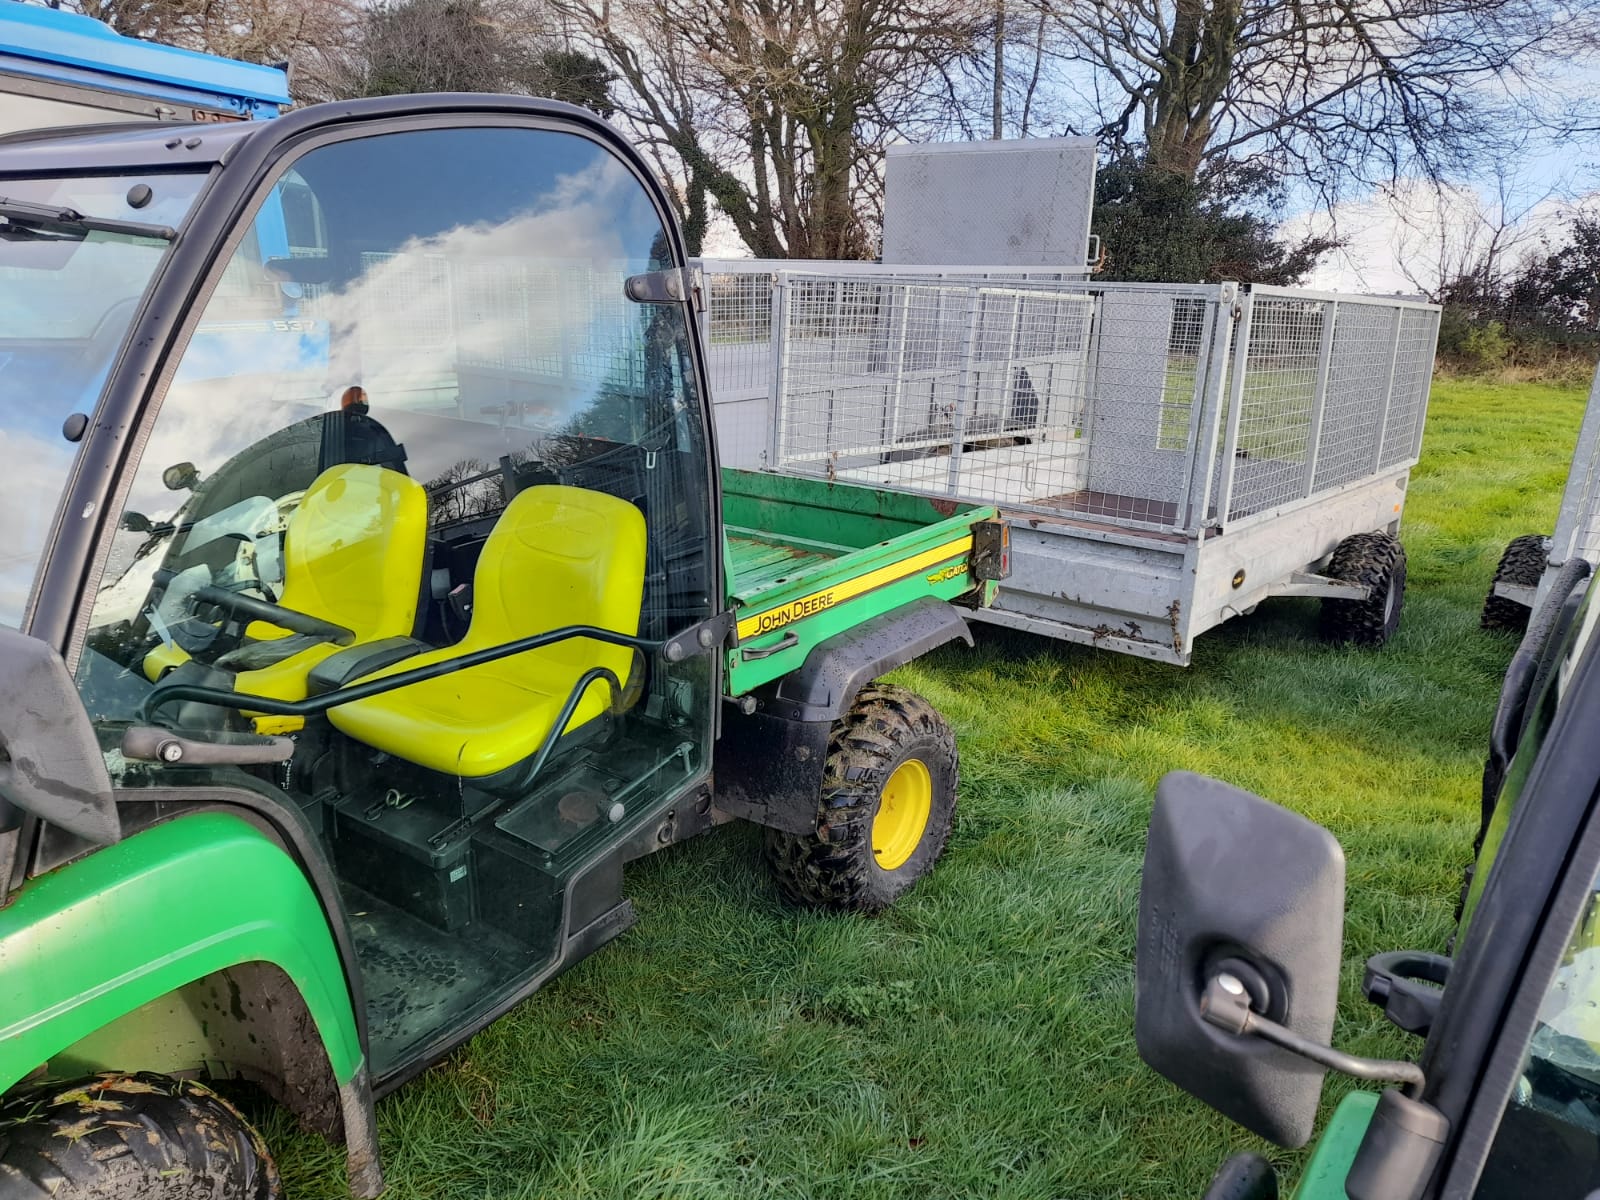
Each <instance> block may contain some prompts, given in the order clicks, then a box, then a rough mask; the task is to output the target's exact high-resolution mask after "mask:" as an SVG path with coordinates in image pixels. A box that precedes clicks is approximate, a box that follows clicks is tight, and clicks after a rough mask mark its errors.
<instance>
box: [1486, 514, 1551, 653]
mask: <svg viewBox="0 0 1600 1200" xmlns="http://www.w3.org/2000/svg"><path fill="white" fill-rule="evenodd" d="M1549 560H1550V551H1549V550H1548V549H1547V548H1546V544H1545V538H1544V535H1543V534H1539V533H1525V534H1523V535H1522V536H1521V537H1514V538H1512V539H1511V541H1510V542H1508V543H1507V544H1506V548H1505V553H1503V554H1502V555H1501V556H1500V562H1499V564H1498V565H1497V566H1496V567H1495V569H1494V580H1493V582H1491V583H1490V584H1489V594H1488V595H1487V596H1485V597H1484V600H1483V616H1482V617H1481V618H1479V620H1478V624H1479V625H1481V626H1482V627H1483V628H1484V629H1498V630H1503V631H1505V632H1506V633H1521V632H1522V631H1523V630H1525V629H1527V627H1528V618H1529V617H1530V616H1532V615H1533V610H1532V609H1531V608H1528V607H1526V606H1524V605H1521V604H1518V603H1517V602H1516V601H1515V600H1508V599H1506V598H1505V597H1504V596H1497V595H1495V594H1494V588H1495V584H1498V583H1510V584H1514V585H1516V586H1518V587H1532V588H1536V587H1538V586H1539V580H1540V579H1541V578H1542V577H1543V576H1544V569H1545V566H1546V565H1547V564H1548V562H1549Z"/></svg>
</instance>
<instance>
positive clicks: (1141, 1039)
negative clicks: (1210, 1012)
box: [1134, 771, 1344, 1147]
mask: <svg viewBox="0 0 1600 1200" xmlns="http://www.w3.org/2000/svg"><path fill="white" fill-rule="evenodd" d="M1343 934H1344V852H1343V851H1342V850H1341V849H1340V847H1339V843H1338V841H1337V840H1335V838H1334V837H1333V835H1332V834H1330V833H1329V832H1328V831H1327V830H1326V829H1323V828H1322V827H1321V826H1320V825H1316V824H1314V823H1313V822H1311V821H1308V820H1306V819H1305V818H1304V817H1302V816H1299V815H1298V814H1296V813H1292V812H1290V811H1289V810H1288V809H1285V808H1281V807H1279V806H1278V805H1276V804H1272V803H1271V802H1269V801H1266V800H1263V799H1261V798H1260V797H1259V796H1254V795H1251V794H1250V793H1249V792H1246V791H1242V790H1240V789H1239V788H1235V787H1231V786H1229V785H1228V784H1225V783H1223V782H1221V781H1220V780H1216V779H1208V778H1206V777H1205V776H1201V775H1194V774H1190V773H1189V772H1185V771H1177V772H1173V773H1172V774H1170V775H1168V776H1166V777H1165V778H1164V779H1163V780H1162V781H1161V783H1160V785H1159V786H1158V787H1157V789H1156V802H1155V808H1154V811H1153V812H1152V813H1151V817H1150V834H1149V839H1148V841H1147V842H1146V846H1145V859H1144V880H1143V883H1142V885H1141V887H1140V891H1139V942H1138V950H1137V955H1136V962H1135V973H1136V979H1135V990H1134V1036H1135V1040H1136V1041H1137V1043H1138V1047H1139V1056H1140V1057H1141V1058H1143V1059H1144V1061H1145V1062H1146V1063H1148V1064H1149V1065H1150V1066H1151V1067H1153V1068H1154V1069H1155V1070H1156V1071H1158V1072H1160V1073H1161V1074H1162V1075H1164V1076H1166V1077H1167V1078H1168V1079H1170V1080H1171V1081H1172V1082H1173V1083H1175V1084H1177V1085H1178V1086H1179V1087H1181V1088H1182V1089H1183V1090H1184V1091H1186V1092H1188V1093H1189V1094H1190V1095H1192V1096H1195V1097H1198V1098H1199V1099H1201V1100H1204V1101H1205V1102H1206V1103H1207V1104H1209V1105H1210V1106H1211V1107H1212V1108H1215V1109H1216V1110H1217V1111H1218V1112H1220V1113H1222V1114H1223V1115H1225V1116H1227V1117H1229V1118H1231V1119H1232V1120H1234V1121H1237V1122H1238V1123H1239V1124H1240V1125H1243V1126H1244V1127H1245V1128H1247V1129H1249V1130H1251V1131H1252V1132H1254V1133H1257V1134H1260V1135H1261V1136H1262V1137H1264V1138H1267V1139H1268V1140H1270V1141H1272V1142H1276V1143H1277V1144H1278V1145H1280V1146H1291V1147H1293V1146H1302V1145H1304V1144H1305V1143H1306V1141H1307V1140H1308V1139H1309V1138H1310V1137H1311V1133H1312V1128H1313V1123H1314V1121H1315V1118H1316V1111H1317V1103H1318V1100H1319V1099H1320V1097H1321V1094H1322V1079H1323V1076H1324V1074H1325V1073H1326V1071H1325V1068H1323V1067H1321V1066H1318V1065H1316V1064H1315V1063H1312V1062H1310V1061H1308V1060H1306V1059H1304V1058H1301V1057H1298V1056H1297V1055H1295V1054H1292V1053H1290V1052H1289V1051H1287V1050H1284V1049H1282V1048H1280V1047H1278V1046H1276V1045H1273V1044H1272V1043H1271V1042H1268V1041H1266V1040H1264V1039H1262V1038H1257V1037H1248V1036H1239V1035H1237V1034H1233V1033H1229V1032H1227V1031H1226V1030H1223V1029H1220V1028H1218V1027H1217V1026H1215V1025H1212V1024H1210V1023H1208V1022H1207V1021H1206V1020H1205V1019H1204V1018H1203V1016H1202V1015H1201V1010H1200V997H1201V994H1202V992H1203V991H1204V989H1205V985H1206V983H1207V982H1208V981H1209V980H1210V979H1211V978H1212V977H1213V976H1215V975H1217V974H1219V973H1222V972H1224V971H1225V972H1227V973H1228V974H1231V975H1233V976H1235V977H1236V978H1237V979H1239V980H1241V981H1242V982H1243V983H1244V985H1245V987H1246V988H1247V990H1248V991H1249V993H1250V1001H1251V1003H1250V1007H1251V1009H1252V1010H1253V1011H1255V1012H1257V1013H1259V1014H1260V1015H1261V1016H1264V1017H1267V1018H1269V1019H1271V1020H1273V1021H1275V1022H1277V1023H1279V1024H1281V1025H1284V1026H1287V1027H1288V1028H1289V1029H1291V1030H1292V1031H1294V1032H1295V1033H1297V1034H1299V1035H1301V1036H1302V1037H1304V1038H1306V1039H1309V1040H1311V1041H1314V1042H1317V1043H1320V1044H1326V1043H1327V1042H1328V1041H1329V1040H1330V1039H1331V1037H1332V1033H1333V1018H1334V1011H1335V1009H1336V1007H1337V1004H1338V995H1339V968H1340V952H1341V950H1342V945H1343Z"/></svg>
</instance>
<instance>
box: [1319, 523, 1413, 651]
mask: <svg viewBox="0 0 1600 1200" xmlns="http://www.w3.org/2000/svg"><path fill="white" fill-rule="evenodd" d="M1326 573H1327V574H1328V575H1329V576H1330V577H1331V578H1333V579H1338V580H1341V581H1343V582H1345V583H1362V584H1365V585H1366V586H1367V588H1368V589H1369V591H1368V594H1367V597H1366V599H1364V600H1339V599H1335V598H1333V597H1329V598H1328V599H1325V600H1324V601H1323V602H1322V636H1323V637H1324V638H1326V639H1327V640H1328V641H1330V642H1351V643H1354V644H1355V645H1357V646H1381V645H1383V644H1384V643H1385V642H1387V641H1388V640H1389V638H1390V637H1391V636H1392V635H1393V634H1394V631H1395V630H1396V629H1398V628H1399V627H1400V607H1401V605H1402V604H1403V603H1404V602H1405V591H1406V552H1405V549H1404V548H1403V547H1402V546H1401V545H1400V539H1399V538H1397V537H1395V536H1394V535H1393V534H1388V533H1354V534H1351V535H1350V536H1349V537H1347V538H1345V539H1344V541H1342V542H1340V543H1339V545H1338V547H1337V548H1336V549H1335V550H1334V552H1333V557H1332V558H1330V559H1329V560H1328V566H1327V570H1326Z"/></svg>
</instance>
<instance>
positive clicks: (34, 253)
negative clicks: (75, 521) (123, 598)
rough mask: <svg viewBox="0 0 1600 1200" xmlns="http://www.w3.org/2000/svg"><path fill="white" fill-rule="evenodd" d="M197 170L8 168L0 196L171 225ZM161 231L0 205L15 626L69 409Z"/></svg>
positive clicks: (60, 475) (120, 330) (149, 262)
mask: <svg viewBox="0 0 1600 1200" xmlns="http://www.w3.org/2000/svg"><path fill="white" fill-rule="evenodd" d="M204 178H205V177H204V176H203V175H198V174H190V175H150V174H144V175H113V176H98V177H93V178H79V179H8V178H6V177H5V176H4V175H0V196H3V197H5V198H6V199H7V200H8V201H16V202H19V203H18V205H17V206H16V207H17V208H18V209H20V208H21V207H22V206H24V205H28V206H31V205H46V206H49V207H51V208H55V209H72V210H74V211H75V212H76V213H79V214H81V215H82V216H84V217H85V218H87V219H90V220H91V221H92V220H93V219H95V218H99V219H102V220H105V219H109V220H113V221H116V220H120V221H129V222H139V223H141V224H151V225H158V226H159V225H170V226H174V227H176V226H177V225H178V224H179V223H180V222H181V221H182V220H183V217H184V214H185V213H187V212H188V209H189V206H190V204H191V203H192V202H193V200H194V197H195V193H196V192H197V191H198V190H199V188H200V184H201V183H202V182H203V180H204ZM166 251H167V242H166V241H165V240H163V239H161V238H159V237H143V236H136V235H134V234H132V233H126V232H109V231H105V230H98V229H95V230H91V229H85V228H83V227H81V226H79V227H73V226H71V225H63V224H61V223H59V222H33V221H23V220H18V219H5V214H4V213H0V512H3V513H5V520H4V522H0V625H12V626H20V625H21V624H22V618H23V607H24V605H25V604H26V603H27V599H28V593H29V590H30V589H31V588H32V586H33V582H34V574H35V572H36V570H37V567H38V564H39V559H40V556H41V551H42V550H43V547H44V541H45V538H46V537H48V536H49V532H50V526H51V523H52V521H53V520H54V518H55V512H56V506H57V504H58V503H59V502H60V499H61V491H62V488H63V487H64V486H65V484H66V480H67V473H68V471H69V469H70V468H71V465H72V457H73V454H74V453H75V452H76V448H75V447H74V446H73V444H72V443H70V442H68V441H67V439H66V438H65V437H64V436H63V435H62V423H63V422H64V421H65V420H66V418H67V417H68V416H69V415H71V414H72V413H75V412H78V413H84V414H92V413H93V411H94V408H95V404H96V402H97V400H98V397H99V394H100V389H101V387H102V385H103V384H104V383H105V378H106V373H107V371H109V370H110V368H111V362H112V360H113V359H114V358H115V357H116V354H117V350H118V348H119V347H120V346H121V345H122V339H123V336H124V334H126V332H127V329H128V324H129V322H130V321H131V320H132V319H133V313H134V309H135V307H136V306H137V304H138V301H139V297H140V296H141V295H142V294H143V293H144V290H145V287H146V285H147V284H148V283H149V282H150V278H151V276H152V275H153V274H154V273H155V269H156V266H157V264H158V263H160V261H161V257H162V255H164V254H165V253H166Z"/></svg>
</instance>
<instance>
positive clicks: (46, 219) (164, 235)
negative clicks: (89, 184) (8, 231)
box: [0, 196, 178, 242]
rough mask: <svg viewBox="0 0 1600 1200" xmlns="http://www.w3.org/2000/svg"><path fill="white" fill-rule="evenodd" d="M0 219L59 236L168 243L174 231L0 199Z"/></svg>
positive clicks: (170, 228)
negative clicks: (86, 235) (106, 236)
mask: <svg viewBox="0 0 1600 1200" xmlns="http://www.w3.org/2000/svg"><path fill="white" fill-rule="evenodd" d="M0 217H4V218H5V219H6V220H8V221H10V222H11V223H12V224H13V225H21V226H26V227H28V228H32V229H56V230H61V231H63V232H69V233H70V232H74V231H76V230H79V229H81V230H83V231H84V232H85V233H88V232H95V233H121V234H126V235H127V236H129V237H144V238H159V239H160V240H161V241H163V242H170V241H171V240H172V239H173V238H175V237H177V236H178V231H177V230H176V229H174V228H172V226H170V225H151V224H148V223H146V222H144V221H119V220H117V219H116V218H115V217H89V216H85V215H84V214H83V213H81V212H79V211H77V209H73V208H58V207H56V206H55V205H53V204H31V203H29V202H28V201H26V200H12V199H10V198H9V197H6V196H0Z"/></svg>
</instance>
